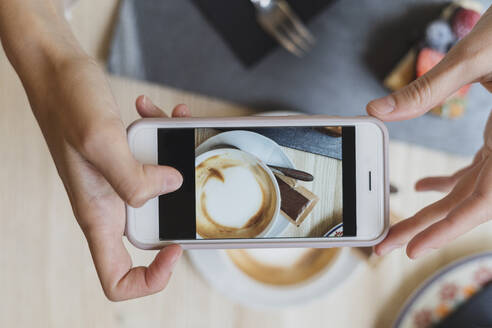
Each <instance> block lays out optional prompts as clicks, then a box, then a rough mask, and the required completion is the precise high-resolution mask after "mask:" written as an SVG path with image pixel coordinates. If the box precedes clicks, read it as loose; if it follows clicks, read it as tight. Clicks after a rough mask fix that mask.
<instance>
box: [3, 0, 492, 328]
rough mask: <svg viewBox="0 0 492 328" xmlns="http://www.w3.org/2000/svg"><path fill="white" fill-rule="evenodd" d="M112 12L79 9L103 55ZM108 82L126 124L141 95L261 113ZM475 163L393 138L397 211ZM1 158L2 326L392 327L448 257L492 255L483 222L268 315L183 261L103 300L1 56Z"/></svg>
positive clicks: (81, 24) (168, 103)
mask: <svg viewBox="0 0 492 328" xmlns="http://www.w3.org/2000/svg"><path fill="white" fill-rule="evenodd" d="M116 5H117V2H115V1H114V0H111V1H97V0H83V1H80V2H79V3H78V4H77V5H76V7H75V8H74V10H73V21H72V25H73V27H74V31H75V33H76V35H77V37H78V38H79V40H80V41H81V42H82V44H83V45H84V47H85V48H86V49H87V51H88V52H89V53H90V54H92V55H95V56H97V57H98V58H101V56H102V55H103V54H104V53H105V50H104V49H106V47H107V44H108V43H107V42H108V32H109V31H110V30H111V28H110V26H111V22H112V20H113V18H114V15H115V14H114V13H115V8H116ZM184 64H185V63H184ZM109 81H110V84H111V86H112V88H113V92H114V95H115V97H116V99H117V101H118V103H119V104H120V107H121V114H122V117H123V120H124V121H125V123H127V124H128V123H130V122H131V121H132V120H134V119H136V118H137V114H136V111H135V109H134V102H135V98H136V97H137V96H138V95H140V94H143V93H145V94H147V95H148V96H150V97H151V98H152V99H153V100H154V101H155V103H156V104H158V105H160V106H162V108H164V109H165V110H166V111H167V112H168V113H169V112H170V110H171V109H172V107H173V106H174V105H175V104H178V103H186V104H188V105H189V106H190V108H191V109H192V112H193V114H194V115H196V116H221V115H222V116H224V115H246V114H250V113H253V112H254V110H253V109H249V108H245V107H242V106H238V105H235V104H231V103H227V102H222V101H219V100H215V99H211V98H208V97H204V96H200V95H195V94H191V93H187V92H182V91H178V90H174V89H171V88H166V87H160V86H155V85H151V84H146V83H141V82H136V81H130V80H125V79H121V78H116V77H109ZM477 133H480V132H479V131H477ZM469 161H470V159H469V158H460V157H455V156H449V155H446V154H443V153H439V152H435V151H431V150H428V149H424V148H421V147H417V146H413V145H408V144H405V143H401V142H395V141H393V142H392V143H391V145H390V176H391V180H392V182H393V183H394V184H395V185H396V186H397V187H398V188H399V189H400V192H399V193H398V194H397V195H395V196H393V198H392V199H391V208H392V210H393V211H394V212H395V213H397V214H399V215H400V216H409V215H412V214H413V213H414V212H415V211H416V210H418V209H420V208H422V206H424V205H426V204H429V203H430V202H432V201H435V200H437V199H439V198H440V197H441V195H440V194H437V193H423V194H417V193H415V192H414V191H413V184H414V183H415V181H416V180H417V179H418V178H420V177H422V176H426V175H431V174H449V173H452V172H454V171H455V170H457V169H459V168H460V167H462V166H464V165H465V164H467V163H468V162H469ZM0 163H1V167H0V168H1V169H0V210H1V214H0V327H71V328H75V327H104V328H112V327H214V328H220V327H239V328H243V327H244V328H246V327H256V328H261V327H288V328H299V327H326V326H327V325H330V326H331V327H378V328H380V327H390V326H391V323H392V322H393V320H394V319H395V317H396V315H397V313H398V310H399V309H400V308H401V306H402V304H403V303H404V302H405V300H406V298H407V297H408V296H409V295H410V294H411V293H412V292H413V291H414V290H415V288H417V286H418V285H419V284H420V283H422V281H423V280H424V279H426V278H427V277H429V276H430V275H432V274H433V273H434V272H435V271H436V270H437V269H439V268H440V267H442V266H444V265H446V264H447V263H450V262H451V261H454V260H456V259H458V258H460V257H462V256H465V255H469V254H472V253H475V252H478V251H483V250H488V249H491V248H492V238H491V236H492V223H487V224H484V225H482V226H480V227H478V228H476V229H474V230H473V231H472V232H470V233H468V234H466V235H465V236H463V237H461V238H458V239H457V240H456V241H453V242H451V243H450V244H449V245H448V246H446V247H444V248H443V249H441V250H439V251H435V252H433V253H430V254H429V255H428V256H425V257H424V258H422V259H419V260H415V261H412V260H409V259H408V258H407V257H406V256H405V252H404V251H403V250H397V251H395V252H393V253H391V254H390V255H389V256H386V257H384V258H381V259H380V260H379V261H378V263H377V265H374V266H369V265H365V264H361V265H360V266H359V267H358V268H357V269H356V270H355V272H353V273H352V275H351V276H350V277H349V279H348V280H346V281H345V282H344V283H343V284H341V285H340V286H339V287H338V288H336V289H334V290H332V291H329V292H328V293H327V294H326V295H325V296H324V297H322V298H320V299H317V300H315V301H313V302H310V303H307V304H299V305H298V306H296V307H294V308H286V309H277V310H270V311H259V310H252V309H250V308H246V307H243V306H240V305H237V304H236V303H233V302H231V301H230V300H228V299H226V298H224V297H223V296H222V295H220V294H219V293H218V292H217V291H215V290H213V289H211V288H210V287H209V286H208V285H207V284H206V283H205V282H204V280H203V279H202V278H201V277H200V276H199V275H198V274H197V272H196V271H195V270H194V268H193V267H192V266H191V265H190V263H189V262H188V260H187V259H186V257H184V258H183V259H181V260H180V262H179V264H178V266H177V267H176V269H175V272H174V274H173V277H172V279H171V281H170V283H169V285H168V287H167V289H166V290H165V291H163V292H162V293H159V294H157V295H153V296H150V297H146V298H142V299H137V300H132V301H128V302H122V303H111V302H109V301H108V300H107V299H106V298H105V297H104V295H103V292H102V289H101V287H100V284H99V281H98V279H97V274H96V271H95V269H94V266H93V264H92V260H91V257H90V254H89V250H88V247H87V243H86V241H85V239H84V236H83V234H82V232H81V230H80V228H79V227H78V225H77V223H76V221H75V219H74V217H73V213H72V210H71V208H70V205H69V202H68V198H67V196H66V194H65V191H64V189H63V185H62V183H61V181H60V179H59V178H58V175H57V172H56V169H55V166H54V164H53V162H52V160H51V158H50V155H49V152H48V149H47V147H46V145H45V142H44V140H43V137H42V135H41V132H40V130H39V128H38V126H37V124H36V121H35V119H34V117H33V115H32V113H31V112H30V109H29V104H28V102H27V99H26V96H25V94H24V91H23V89H22V86H21V84H20V82H19V79H18V77H17V76H16V74H15V73H14V71H13V70H12V68H11V66H10V65H9V63H8V62H7V59H6V58H5V55H4V54H3V52H1V53H0ZM126 245H127V247H128V249H129V250H130V253H131V254H132V257H133V260H134V265H147V264H149V263H150V261H151V260H152V258H153V257H154V255H155V252H153V251H140V250H137V249H135V248H134V247H132V246H131V245H130V244H129V243H126Z"/></svg>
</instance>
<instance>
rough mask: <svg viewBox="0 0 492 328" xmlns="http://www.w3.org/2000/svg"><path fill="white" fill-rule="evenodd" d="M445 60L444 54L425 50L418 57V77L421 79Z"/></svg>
mask: <svg viewBox="0 0 492 328" xmlns="http://www.w3.org/2000/svg"><path fill="white" fill-rule="evenodd" d="M443 58H444V54H443V53H442V52H439V51H437V50H434V49H430V48H423V49H422V50H420V52H419V55H418V57H417V67H416V71H417V77H420V76H422V75H424V74H425V73H427V72H428V71H430V70H431V68H432V67H434V66H436V65H437V63H439V62H440V61H441V59H443Z"/></svg>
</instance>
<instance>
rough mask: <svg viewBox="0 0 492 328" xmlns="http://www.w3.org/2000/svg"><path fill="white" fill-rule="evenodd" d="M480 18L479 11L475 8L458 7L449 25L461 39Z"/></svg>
mask: <svg viewBox="0 0 492 328" xmlns="http://www.w3.org/2000/svg"><path fill="white" fill-rule="evenodd" d="M479 19H480V13H478V12H476V11H475V10H471V9H465V8H460V9H458V10H457V11H456V13H455V14H454V17H453V21H452V22H451V27H452V29H453V32H454V34H456V37H458V39H461V38H462V37H464V36H465V35H467V34H468V33H470V31H471V30H472V29H473V27H474V26H475V24H476V23H477V22H478V20H479Z"/></svg>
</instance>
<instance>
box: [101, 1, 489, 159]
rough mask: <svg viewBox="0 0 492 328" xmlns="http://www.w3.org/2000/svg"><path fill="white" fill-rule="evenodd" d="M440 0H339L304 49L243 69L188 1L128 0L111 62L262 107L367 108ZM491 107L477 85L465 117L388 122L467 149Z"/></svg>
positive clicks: (121, 70) (429, 142)
mask: <svg viewBox="0 0 492 328" xmlns="http://www.w3.org/2000/svg"><path fill="white" fill-rule="evenodd" d="M237 1H240V0H237ZM244 1H247V0H244ZM482 2H483V3H484V4H485V6H488V5H490V4H491V1H490V0H483V1H482ZM442 7H443V2H442V1H425V0H413V1H411V0H395V1H388V0H339V1H336V2H334V3H333V4H331V5H330V6H328V7H327V9H326V10H324V11H323V12H322V13H319V14H318V15H317V16H316V18H314V19H313V20H312V21H311V23H310V24H309V28H310V30H311V31H312V32H313V34H315V36H316V38H317V44H316V46H315V48H314V49H313V50H312V51H311V52H310V53H309V54H308V55H307V56H305V57H304V58H301V59H299V58H296V57H294V56H292V55H290V54H289V53H287V52H286V51H285V50H283V49H281V48H278V47H277V49H276V50H275V51H273V52H271V53H270V54H269V55H267V56H266V57H264V58H263V60H261V61H260V62H258V63H256V64H255V65H254V66H253V67H250V68H247V67H245V66H244V65H243V64H242V63H241V62H240V61H239V60H238V59H237V58H236V56H235V55H234V54H233V52H232V51H231V50H230V48H229V47H228V46H227V45H226V44H225V42H224V41H223V39H222V38H221V37H220V36H219V35H218V33H217V32H216V31H215V30H214V28H213V27H212V26H211V25H210V24H209V23H208V22H207V20H206V19H205V18H204V17H203V15H201V13H200V11H199V10H198V9H197V8H196V7H195V6H194V5H193V4H192V3H191V2H190V1H158V0H145V1H135V0H124V1H123V3H122V7H121V15H120V18H119V21H118V25H117V28H116V31H115V36H114V39H113V44H112V47H111V54H110V57H109V63H108V67H109V70H110V72H112V73H115V74H120V75H123V76H127V77H133V78H137V79H142V80H147V81H152V82H157V83H162V84H165V85H168V86H172V87H176V88H180V89H185V90H189V91H193V92H197V93H201V94H205V95H209V96H214V97H218V98H224V99H227V100H232V101H235V102H239V103H243V104H246V105H250V106H255V107H257V108H258V109H259V110H295V111H301V112H307V113H324V114H333V115H345V116H350V115H361V114H364V113H365V105H366V104H367V102H369V101H370V100H371V99H373V98H376V97H379V96H382V95H385V94H386V93H387V90H385V88H384V87H383V86H382V85H381V82H380V81H381V78H382V77H383V76H384V75H385V74H386V73H388V71H389V70H390V69H391V67H392V66H393V65H394V64H395V63H396V62H397V61H398V60H399V59H400V58H401V57H402V56H403V55H404V54H405V53H406V51H407V50H408V48H409V47H410V46H411V45H412V44H413V42H415V40H416V38H417V36H418V35H420V33H419V32H420V31H422V30H423V28H424V26H425V24H426V22H427V21H428V20H429V19H432V18H433V17H436V16H437V15H438V14H439V12H440V10H441V8H442ZM491 108H492V95H490V94H489V93H488V92H486V91H485V90H484V89H483V88H481V87H479V86H474V87H473V88H472V89H471V92H470V100H469V110H468V112H467V113H466V115H465V116H464V117H463V118H460V119H458V120H453V121H449V120H443V119H440V118H436V117H433V116H430V115H426V116H423V117H421V118H418V119H414V120H411V121H407V122H395V123H390V124H388V127H389V130H390V136H391V137H393V138H396V139H399V140H403V141H407V142H411V143H417V144H420V145H424V146H428V147H432V148H436V149H441V150H444V151H448V152H452V153H455V154H461V155H471V154H473V153H474V152H475V151H476V150H477V149H478V148H479V147H480V146H481V144H482V130H483V127H484V126H485V123H486V118H487V116H488V114H489V113H490V110H491Z"/></svg>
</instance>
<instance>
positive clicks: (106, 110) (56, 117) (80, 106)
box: [28, 61, 190, 301]
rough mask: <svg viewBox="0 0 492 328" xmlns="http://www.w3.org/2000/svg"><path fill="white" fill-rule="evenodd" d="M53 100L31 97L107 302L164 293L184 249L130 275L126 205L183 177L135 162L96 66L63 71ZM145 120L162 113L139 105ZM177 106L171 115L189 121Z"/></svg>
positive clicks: (171, 250) (168, 251) (172, 249)
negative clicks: (124, 239) (124, 236)
mask: <svg viewBox="0 0 492 328" xmlns="http://www.w3.org/2000/svg"><path fill="white" fill-rule="evenodd" d="M53 81H54V82H53V83H54V84H53V85H50V86H49V90H56V92H52V93H51V94H50V96H49V97H44V98H42V99H41V98H38V97H37V96H36V95H33V92H34V91H33V92H29V91H28V94H29V95H30V98H31V99H32V101H31V103H32V105H33V106H32V107H33V110H34V112H35V114H36V117H37V119H38V121H39V124H40V126H41V130H42V131H43V133H44V136H45V138H46V142H47V144H48V146H49V149H50V152H51V154H52V157H53V159H54V161H55V164H56V167H57V170H58V173H59V175H60V177H61V179H62V181H63V184H64V186H65V189H66V191H67V194H68V197H69V199H70V202H71V205H72V208H73V211H74V214H75V216H76V218H77V221H78V223H79V225H80V227H81V228H82V231H83V232H84V234H85V237H86V239H87V242H88V244H89V248H90V251H91V254H92V258H93V261H94V265H95V267H96V270H97V273H98V276H99V280H100V281H101V285H102V287H103V290H104V293H105V294H106V296H107V297H108V298H109V299H110V300H113V301H119V300H125V299H130V298H135V297H140V296H145V295H149V294H153V293H156V292H158V291H160V290H162V289H163V288H164V287H165V286H166V284H167V282H168V280H169V277H170V275H171V271H172V268H173V266H174V264H175V263H176V261H177V260H178V258H179V256H180V255H181V248H180V247H179V246H177V245H173V246H169V247H166V248H164V249H162V250H161V251H160V252H159V253H158V254H157V255H156V257H155V259H154V261H153V262H152V263H151V264H150V265H149V267H147V268H146V267H135V268H132V261H131V258H130V255H129V254H128V252H127V250H126V249H125V247H124V245H123V241H122V237H123V233H124V228H125V217H126V215H125V202H126V203H128V204H130V205H131V206H134V207H139V206H141V205H143V204H144V203H145V202H146V201H147V200H148V199H150V198H152V197H156V196H158V195H160V194H164V193H168V192H172V191H174V190H176V189H178V188H179V187H180V185H181V183H182V177H181V175H180V173H179V172H178V171H177V170H175V169H173V168H170V167H165V166H158V165H142V164H140V163H139V162H138V161H137V160H135V158H134V157H133V156H132V154H131V152H130V149H129V147H128V143H127V139H126V129H125V127H124V125H123V122H122V121H121V119H120V117H119V114H118V107H117V105H116V103H115V101H114V99H113V97H112V95H111V92H110V89H109V86H108V84H107V82H106V80H105V77H104V74H103V73H102V71H101V70H100V69H99V67H98V66H97V65H96V64H94V63H92V62H87V61H83V62H76V63H73V65H69V66H66V67H64V69H63V70H62V71H60V72H59V75H58V76H57V78H56V79H53ZM136 107H137V111H138V112H139V114H140V115H141V116H142V117H161V116H165V114H164V113H163V112H162V111H161V110H160V109H159V108H157V107H156V106H154V105H153V104H152V103H151V101H150V100H149V99H148V98H147V97H143V96H141V97H139V98H138V99H137V101H136ZM189 115H190V112H189V110H188V108H187V107H186V106H185V105H178V106H176V107H175V108H174V110H173V116H174V117H179V116H189Z"/></svg>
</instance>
